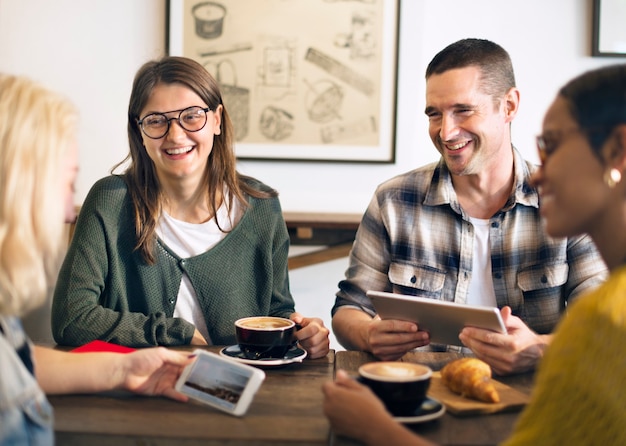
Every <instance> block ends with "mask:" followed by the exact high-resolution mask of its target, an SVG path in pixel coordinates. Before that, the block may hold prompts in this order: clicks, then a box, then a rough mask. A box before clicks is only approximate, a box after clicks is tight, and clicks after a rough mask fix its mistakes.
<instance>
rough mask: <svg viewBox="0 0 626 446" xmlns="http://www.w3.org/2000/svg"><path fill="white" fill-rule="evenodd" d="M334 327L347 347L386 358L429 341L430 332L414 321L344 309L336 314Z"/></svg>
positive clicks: (392, 359) (395, 356) (396, 357)
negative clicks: (422, 329) (421, 328)
mask: <svg viewBox="0 0 626 446" xmlns="http://www.w3.org/2000/svg"><path fill="white" fill-rule="evenodd" d="M333 329H334V332H335V336H337V340H339V342H341V344H342V345H343V346H344V347H346V348H347V349H348V350H361V351H368V352H370V353H372V354H373V355H374V356H376V357H377V358H378V359H380V360H383V361H395V360H397V359H399V358H401V357H402V356H403V355H404V354H405V353H406V352H408V351H410V350H413V349H414V348H417V347H422V346H424V345H428V344H429V343H430V337H429V335H428V333H427V332H425V331H419V327H418V326H417V325H416V324H414V323H413V322H406V321H399V320H393V319H385V320H381V319H380V317H378V316H376V317H374V318H372V317H371V316H369V315H368V314H367V313H364V312H363V311H360V310H357V309H353V308H344V309H340V310H339V311H337V313H335V316H334V317H333Z"/></svg>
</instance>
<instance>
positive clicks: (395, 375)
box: [359, 362, 432, 381]
mask: <svg viewBox="0 0 626 446" xmlns="http://www.w3.org/2000/svg"><path fill="white" fill-rule="evenodd" d="M359 373H360V374H361V375H362V376H364V377H366V378H370V379H378V380H383V381H411V380H414V379H416V378H417V379H426V378H429V377H430V376H431V374H432V371H431V370H430V369H429V368H428V367H425V366H423V365H420V364H413V363H410V362H371V363H369V364H365V365H363V366H361V369H360V370H359Z"/></svg>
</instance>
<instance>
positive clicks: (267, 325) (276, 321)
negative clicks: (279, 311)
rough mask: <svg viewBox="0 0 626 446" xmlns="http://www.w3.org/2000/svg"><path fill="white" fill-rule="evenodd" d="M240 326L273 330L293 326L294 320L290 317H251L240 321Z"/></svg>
mask: <svg viewBox="0 0 626 446" xmlns="http://www.w3.org/2000/svg"><path fill="white" fill-rule="evenodd" d="M238 325H239V326H241V327H245V328H252V329H257V330H273V329H276V328H285V327H291V326H292V325H293V322H292V321H290V320H289V319H281V318H272V317H258V318H255V317H253V318H249V319H246V320H242V321H239V323H238Z"/></svg>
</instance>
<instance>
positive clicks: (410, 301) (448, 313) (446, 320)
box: [367, 291, 506, 345]
mask: <svg viewBox="0 0 626 446" xmlns="http://www.w3.org/2000/svg"><path fill="white" fill-rule="evenodd" d="M367 296H368V297H369V298H370V299H371V300H372V303H373V304H374V308H376V312H377V313H378V315H379V316H380V318H381V319H398V320H403V321H410V322H415V323H416V324H417V325H418V327H419V329H420V330H424V331H427V332H429V333H430V342H433V343H437V344H451V345H462V344H461V341H460V340H459V333H460V332H461V330H462V329H463V327H466V326H473V327H479V328H486V329H489V330H493V331H496V332H498V333H506V327H505V326H504V322H503V321H502V317H501V316H500V310H498V309H497V308H495V307H481V306H473V305H461V304H455V303H453V302H445V301H441V300H436V299H427V298H423V297H416V296H405V295H402V294H395V293H385V292H381V291H368V292H367Z"/></svg>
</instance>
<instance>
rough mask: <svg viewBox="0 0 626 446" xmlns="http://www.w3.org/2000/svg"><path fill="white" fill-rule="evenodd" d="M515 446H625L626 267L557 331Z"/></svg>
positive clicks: (512, 442) (575, 307) (577, 307)
mask: <svg viewBox="0 0 626 446" xmlns="http://www.w3.org/2000/svg"><path fill="white" fill-rule="evenodd" d="M505 444H506V445H507V446H511V445H602V446H610V445H626V267H622V268H620V269H619V270H617V271H615V272H614V273H613V274H611V277H610V278H609V279H608V281H607V282H606V283H605V284H603V285H601V286H600V287H599V288H598V289H597V290H595V291H593V292H591V293H590V294H587V295H586V296H584V297H581V298H580V299H578V301H576V302H575V303H574V304H573V305H572V306H571V308H569V311H568V313H567V316H566V317H565V318H564V319H563V320H562V323H561V324H560V326H559V327H558V328H557V331H556V334H555V337H554V339H553V342H552V344H551V345H550V347H549V348H548V350H547V352H546V355H545V357H544V358H543V360H542V363H541V365H540V368H539V371H538V373H537V381H536V384H535V390H534V391H533V396H532V398H531V402H530V404H529V405H528V407H527V408H526V409H525V410H524V412H523V413H522V415H521V416H520V419H519V421H518V423H517V425H516V428H515V432H514V433H513V436H512V437H511V438H510V439H509V440H508V441H507V442H506V443H505Z"/></svg>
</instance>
